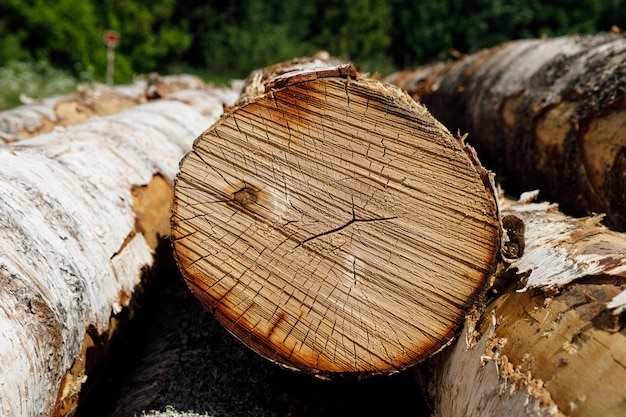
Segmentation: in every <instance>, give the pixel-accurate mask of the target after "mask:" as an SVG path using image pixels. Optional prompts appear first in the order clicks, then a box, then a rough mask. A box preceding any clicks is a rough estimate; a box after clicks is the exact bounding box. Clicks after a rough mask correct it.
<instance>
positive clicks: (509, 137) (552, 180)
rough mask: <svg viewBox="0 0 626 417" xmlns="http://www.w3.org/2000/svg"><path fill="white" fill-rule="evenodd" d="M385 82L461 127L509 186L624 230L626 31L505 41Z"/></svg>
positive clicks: (455, 127) (454, 127)
mask: <svg viewBox="0 0 626 417" xmlns="http://www.w3.org/2000/svg"><path fill="white" fill-rule="evenodd" d="M388 80H389V81H390V82H395V83H396V84H397V85H399V86H400V87H402V88H404V89H406V90H407V91H409V92H411V94H412V95H413V97H414V98H416V99H417V100H419V101H420V102H421V103H423V104H424V105H425V106H426V107H427V108H428V109H429V111H431V112H432V114H433V115H434V116H435V117H436V118H437V119H438V120H440V121H441V122H442V123H443V124H444V125H446V126H447V127H448V128H449V129H450V130H451V131H453V132H456V131H457V130H461V131H462V132H469V139H468V141H469V143H471V144H472V145H473V146H474V147H475V148H476V150H477V151H478V154H479V155H480V158H481V161H482V162H483V163H484V164H485V166H487V167H488V168H489V169H492V170H494V171H496V172H497V173H498V174H499V178H498V181H499V182H502V183H503V184H504V185H503V186H504V189H506V190H507V191H508V192H512V193H515V192H517V193H519V192H522V191H527V190H533V189H537V188H539V189H540V190H541V193H542V198H544V199H546V200H548V201H554V202H558V203H559V204H560V207H561V209H562V210H564V212H566V213H569V214H572V215H576V216H585V215H590V214H592V213H606V220H605V221H606V223H607V225H609V226H610V227H612V228H614V229H616V230H620V231H625V230H626V35H624V34H614V33H611V34H599V35H596V36H567V37H560V38H553V39H531V40H520V41H515V42H509V43H506V44H503V45H501V46H498V47H495V48H492V49H488V50H484V51H480V52H477V53H475V54H473V55H470V56H467V57H465V58H463V59H461V60H459V61H456V62H452V63H448V64H437V65H431V66H426V67H423V68H418V69H417V70H416V71H414V72H412V73H404V74H394V75H392V76H390V77H389V78H388Z"/></svg>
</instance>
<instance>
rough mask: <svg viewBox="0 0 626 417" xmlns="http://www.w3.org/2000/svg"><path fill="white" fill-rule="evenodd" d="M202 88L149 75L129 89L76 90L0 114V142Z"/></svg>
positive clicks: (183, 79)
mask: <svg viewBox="0 0 626 417" xmlns="http://www.w3.org/2000/svg"><path fill="white" fill-rule="evenodd" d="M203 88H205V86H204V83H203V82H202V80H201V79H199V78H198V77H195V76H192V75H170V76H165V77H160V76H159V75H158V74H156V73H150V74H148V75H147V77H144V78H138V79H136V80H135V82H133V83H132V84H130V85H122V86H117V87H108V86H105V85H103V84H95V85H94V86H93V87H79V89H78V93H77V94H71V95H68V96H60V97H51V98H46V99H43V100H38V101H34V102H33V103H30V104H26V105H23V106H19V107H16V108H14V109H11V110H7V111H3V112H0V141H3V142H5V143H8V142H15V141H18V140H22V139H27V138H30V137H33V136H36V135H40V134H43V133H47V132H50V131H51V130H52V129H53V128H54V127H55V126H70V125H74V124H77V123H81V122H84V121H86V120H87V119H89V118H91V117H93V116H108V115H110V114H114V113H117V112H119V111H121V110H124V109H127V108H130V107H133V106H136V105H138V104H141V103H145V102H146V101H148V100H153V99H158V98H165V97H167V96H168V95H169V94H171V93H174V92H176V91H180V90H189V89H196V90H201V89H203ZM0 143H1V142H0Z"/></svg>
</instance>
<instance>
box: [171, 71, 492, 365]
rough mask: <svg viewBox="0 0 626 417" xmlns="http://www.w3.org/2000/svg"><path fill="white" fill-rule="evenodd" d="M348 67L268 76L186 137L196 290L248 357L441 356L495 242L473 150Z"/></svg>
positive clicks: (325, 361) (183, 191)
mask: <svg viewBox="0 0 626 417" xmlns="http://www.w3.org/2000/svg"><path fill="white" fill-rule="evenodd" d="M348 74H353V75H354V74H355V73H354V72H351V71H348V70H341V69H337V68H336V69H335V70H334V71H332V70H330V69H329V68H323V69H317V70H310V69H308V70H306V71H298V72H294V73H290V74H282V75H280V80H278V82H276V80H274V82H272V81H269V82H268V83H267V84H266V91H265V93H263V94H261V95H259V96H256V97H253V98H247V99H246V100H245V102H244V104H242V105H241V106H239V107H237V108H236V109H234V110H233V111H232V112H231V113H229V114H227V115H225V116H224V117H223V118H222V119H221V120H220V121H219V122H218V123H216V124H215V125H214V126H212V127H211V128H209V129H208V130H207V131H206V132H204V134H203V135H202V136H200V137H199V138H198V139H197V140H196V142H195V144H194V148H193V150H192V151H191V152H190V153H188V154H187V156H186V157H185V158H184V160H183V161H182V163H181V170H180V173H179V175H178V177H177V180H176V185H175V199H174V206H173V212H174V214H173V217H172V237H173V240H174V249H175V252H176V257H177V261H178V263H179V266H180V268H181V270H182V272H183V275H184V276H185V278H186V279H187V281H188V284H189V286H190V288H191V289H192V291H193V292H194V293H195V295H196V296H197V297H198V298H199V299H200V300H201V301H202V302H203V303H204V304H205V306H207V308H209V309H210V310H211V311H212V312H213V313H214V314H215V315H216V317H217V318H218V319H219V320H220V321H221V322H222V324H223V325H224V326H225V327H226V328H227V329H229V330H230V331H231V332H232V333H233V334H234V335H235V336H237V337H238V338H239V339H241V340H242V341H243V342H244V343H245V344H246V345H248V346H249V347H251V348H252V349H254V350H256V351H257V352H259V353H260V354H261V355H263V356H265V357H266V358H268V359H270V360H273V361H276V362H278V363H280V364H282V365H285V366H287V367H290V368H296V369H300V370H304V371H307V372H311V373H314V374H317V375H319V376H329V375H335V374H358V375H368V374H376V373H384V372H394V371H397V370H400V369H403V368H405V367H407V366H409V365H412V364H414V363H416V362H418V361H420V360H422V359H424V358H425V357H428V356H429V355H431V354H433V353H435V352H437V351H438V350H440V349H441V348H442V347H444V346H445V345H446V344H448V343H449V342H450V341H451V340H452V339H453V338H454V336H455V334H456V332H457V330H458V327H459V326H460V324H461V323H462V321H463V317H464V314H465V312H466V310H468V309H469V308H470V306H471V305H472V303H473V302H474V300H475V298H476V297H477V295H478V294H479V293H480V292H481V289H483V284H484V281H485V278H486V277H487V276H489V275H490V273H491V272H492V271H493V268H494V265H495V261H496V257H497V254H498V252H499V247H500V233H501V225H500V219H499V213H498V210H497V205H496V200H495V197H494V191H493V187H492V183H491V180H490V177H489V175H488V174H487V173H486V172H485V171H484V170H483V169H482V168H481V167H480V165H479V164H478V162H477V160H476V159H475V157H474V155H473V153H472V151H471V150H469V149H466V148H465V146H464V144H463V143H462V140H460V139H456V138H453V137H452V136H451V135H450V133H449V132H448V131H447V130H446V129H445V128H444V127H443V126H442V125H441V124H439V123H438V122H437V121H436V120H434V119H433V118H432V116H431V115H430V114H429V113H428V112H427V111H426V110H425V109H424V108H423V107H422V106H420V105H418V104H416V103H415V102H414V101H413V100H412V99H411V98H410V97H408V96H407V95H405V94H404V93H401V92H400V90H398V89H396V88H395V87H391V86H389V85H385V84H382V83H379V82H376V81H373V80H368V79H364V78H361V77H360V76H358V77H355V78H352V77H351V76H349V75H348ZM290 77H294V78H290Z"/></svg>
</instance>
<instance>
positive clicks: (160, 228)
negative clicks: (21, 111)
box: [0, 89, 237, 416]
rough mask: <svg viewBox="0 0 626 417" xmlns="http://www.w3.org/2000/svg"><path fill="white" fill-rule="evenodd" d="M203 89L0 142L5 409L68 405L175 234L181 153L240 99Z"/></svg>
mask: <svg viewBox="0 0 626 417" xmlns="http://www.w3.org/2000/svg"><path fill="white" fill-rule="evenodd" d="M196 94H197V95H196V97H195V101H196V102H197V103H198V105H197V106H192V105H188V104H184V103H182V102H180V101H173V100H171V101H169V100H162V101H157V102H153V103H148V104H144V105H141V106H137V107H135V108H132V109H129V110H126V111H124V112H121V113H118V114H115V115H112V116H109V117H105V118H95V119H92V120H89V121H87V122H85V123H84V124H80V125H76V126H73V127H69V128H67V129H57V130H55V131H53V132H51V133H48V134H44V135H40V136H38V137H36V138H32V139H29V140H23V141H20V142H16V143H14V144H9V145H5V146H2V147H0V201H2V204H0V247H2V254H1V255H0V306H1V308H0V335H2V336H1V337H0V387H1V390H2V395H0V414H2V415H6V416H51V415H53V416H66V415H71V414H72V412H73V410H74V409H75V406H76V401H77V398H78V395H79V393H80V390H81V386H82V384H83V383H84V382H85V380H86V379H87V378H88V376H89V372H90V367H91V366H92V365H93V362H94V361H96V360H97V359H98V356H99V355H101V354H102V353H103V352H104V351H105V350H106V347H107V346H108V344H109V341H110V338H111V337H112V335H113V334H114V332H115V329H116V327H117V326H118V325H119V324H120V321H121V320H122V319H123V318H124V317H125V316H126V317H127V316H131V315H132V314H133V308H134V306H133V305H132V300H133V299H134V297H135V295H136V294H137V293H138V292H140V290H141V289H142V287H143V280H147V279H148V278H149V270H150V268H151V266H152V265H153V264H154V262H155V259H154V257H155V249H156V246H157V243H158V241H159V238H160V237H162V236H167V235H169V217H170V205H171V201H172V195H173V194H172V193H173V179H174V175H175V173H176V172H177V167H178V162H179V160H180V159H181V158H182V156H183V155H184V154H185V153H186V152H187V151H188V150H189V149H190V147H191V144H192V141H193V138H195V137H196V136H197V135H198V134H199V133H200V132H202V130H204V129H205V128H206V126H207V125H210V124H211V123H213V122H214V121H215V120H216V119H217V117H218V116H219V114H220V113H222V103H223V101H226V102H227V103H228V104H232V102H233V101H234V99H235V98H236V97H237V93H235V92H234V91H232V90H226V89H209V90H206V91H204V92H202V91H197V92H196ZM201 95H202V96H204V98H203V99H201V98H200V96H201ZM187 99H188V100H190V98H189V97H187ZM200 103H203V104H202V105H200Z"/></svg>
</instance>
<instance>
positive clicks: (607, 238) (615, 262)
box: [415, 200, 626, 417]
mask: <svg viewBox="0 0 626 417" xmlns="http://www.w3.org/2000/svg"><path fill="white" fill-rule="evenodd" d="M501 203H502V204H501V206H502V211H503V215H514V216H516V217H518V218H520V219H523V221H524V222H525V224H526V235H525V241H526V250H525V253H524V255H523V256H522V257H521V258H520V259H519V260H517V261H515V262H513V263H512V264H511V266H510V269H509V270H508V272H507V273H506V274H504V275H503V276H502V277H501V278H500V280H499V281H497V282H496V283H495V285H494V287H493V289H492V292H491V293H490V295H489V298H488V303H487V305H486V308H485V309H484V315H483V316H482V318H480V319H478V318H477V317H478V316H472V317H469V318H468V320H467V322H466V325H465V329H464V330H463V337H461V338H460V339H459V340H457V341H456V342H455V343H454V345H453V346H452V347H451V349H450V350H448V351H445V352H443V353H442V354H441V355H439V356H437V357H434V358H433V359H432V360H431V361H429V362H428V363H427V364H426V365H424V366H423V367H421V368H416V370H415V371H416V373H417V374H418V376H419V377H420V379H421V380H422V381H423V385H424V386H425V388H426V392H427V396H428V398H429V399H430V403H431V406H432V408H433V416H449V415H455V416H479V415H480V416H481V417H482V416H502V415H506V416H512V417H515V416H520V417H521V416H564V415H566V416H570V417H577V416H611V417H618V416H622V415H623V414H624V410H625V408H624V405H625V404H626V385H625V384H624V381H626V329H625V328H624V319H625V318H626V317H625V316H624V313H623V311H621V310H620V309H619V308H618V307H619V302H617V303H616V302H615V301H616V300H619V299H620V297H623V296H624V294H625V293H626V235H625V234H623V233H616V232H613V231H610V230H608V229H607V228H606V227H604V226H602V225H601V224H600V218H599V217H592V218H585V219H574V218H572V217H568V216H565V215H563V214H562V213H560V212H559V211H558V209H557V208H556V206H555V205H550V204H546V203H530V202H517V203H514V202H511V201H508V200H502V201H501Z"/></svg>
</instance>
